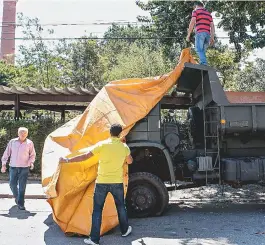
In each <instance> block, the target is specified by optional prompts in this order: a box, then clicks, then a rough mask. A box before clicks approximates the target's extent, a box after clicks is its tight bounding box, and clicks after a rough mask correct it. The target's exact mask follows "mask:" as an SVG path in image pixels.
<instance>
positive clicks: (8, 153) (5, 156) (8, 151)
mask: <svg viewBox="0 0 265 245" xmlns="http://www.w3.org/2000/svg"><path fill="white" fill-rule="evenodd" d="M11 152H12V149H11V141H9V143H8V145H7V147H6V149H5V152H4V154H3V156H2V168H1V172H2V173H5V172H6V163H7V161H8V159H9V157H10V156H11Z"/></svg>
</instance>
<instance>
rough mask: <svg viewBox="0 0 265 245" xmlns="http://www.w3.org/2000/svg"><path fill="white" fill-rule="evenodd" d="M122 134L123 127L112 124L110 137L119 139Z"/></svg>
mask: <svg viewBox="0 0 265 245" xmlns="http://www.w3.org/2000/svg"><path fill="white" fill-rule="evenodd" d="M121 132H122V126H121V125H120V124H112V125H111V127H110V135H111V136H112V137H119V136H120V134H121Z"/></svg>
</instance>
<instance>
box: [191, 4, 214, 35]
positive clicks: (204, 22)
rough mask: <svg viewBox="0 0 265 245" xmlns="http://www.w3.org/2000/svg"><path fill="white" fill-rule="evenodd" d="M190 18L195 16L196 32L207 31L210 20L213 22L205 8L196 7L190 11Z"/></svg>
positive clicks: (209, 27) (209, 29) (209, 28)
mask: <svg viewBox="0 0 265 245" xmlns="http://www.w3.org/2000/svg"><path fill="white" fill-rule="evenodd" d="M192 18H196V27H195V30H196V33H199V32H208V33H210V31H211V26H210V24H211V22H213V18H212V15H211V13H210V12H208V11H207V10H206V9H205V8H197V9H195V10H194V11H193V12H192Z"/></svg>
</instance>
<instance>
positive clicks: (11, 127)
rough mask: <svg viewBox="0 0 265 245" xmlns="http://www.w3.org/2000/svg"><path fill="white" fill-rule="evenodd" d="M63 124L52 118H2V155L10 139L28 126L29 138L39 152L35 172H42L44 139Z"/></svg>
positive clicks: (0, 145)
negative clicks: (31, 119)
mask: <svg viewBox="0 0 265 245" xmlns="http://www.w3.org/2000/svg"><path fill="white" fill-rule="evenodd" d="M61 125H62V123H61V122H55V121H53V120H52V119H46V120H41V121H36V122H32V121H24V120H20V121H10V120H3V119H1V120H0V156H2V155H3V153H4V151H5V149H6V146H7V143H8V142H9V140H11V139H13V138H16V137H17V130H18V128H19V127H22V126H23V127H27V128H28V129H29V137H28V138H29V139H30V140H32V141H33V143H34V146H35V150H36V153H37V157H36V161H35V169H34V171H33V172H34V173H37V174H40V171H41V155H42V151H43V146H44V141H45V139H46V137H47V136H48V135H49V134H50V133H51V132H53V131H54V130H55V129H56V128H58V127H60V126H61Z"/></svg>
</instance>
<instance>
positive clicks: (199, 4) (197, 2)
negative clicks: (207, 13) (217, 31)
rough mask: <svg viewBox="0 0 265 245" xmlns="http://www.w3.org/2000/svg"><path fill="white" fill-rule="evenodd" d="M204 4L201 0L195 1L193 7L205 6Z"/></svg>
mask: <svg viewBox="0 0 265 245" xmlns="http://www.w3.org/2000/svg"><path fill="white" fill-rule="evenodd" d="M203 7H204V5H203V3H202V2H201V1H195V2H194V4H193V8H203Z"/></svg>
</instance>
